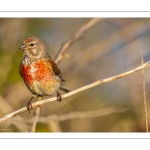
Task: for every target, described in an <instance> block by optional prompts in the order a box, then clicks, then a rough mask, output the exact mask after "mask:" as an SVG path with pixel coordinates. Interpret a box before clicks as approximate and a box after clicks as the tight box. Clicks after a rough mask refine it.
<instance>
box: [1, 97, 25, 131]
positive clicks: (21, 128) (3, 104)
mask: <svg viewBox="0 0 150 150" xmlns="http://www.w3.org/2000/svg"><path fill="white" fill-rule="evenodd" d="M6 108H7V109H6ZM0 111H2V112H3V114H7V113H9V112H13V111H14V109H13V107H12V106H11V105H10V104H9V103H8V102H7V101H6V100H5V99H4V98H3V97H2V96H1V95H0ZM17 119H18V120H20V121H23V119H22V117H21V116H17ZM14 125H15V126H16V127H17V128H18V130H19V131H24V130H26V129H27V127H26V125H24V124H21V123H18V122H16V121H15V123H14Z"/></svg>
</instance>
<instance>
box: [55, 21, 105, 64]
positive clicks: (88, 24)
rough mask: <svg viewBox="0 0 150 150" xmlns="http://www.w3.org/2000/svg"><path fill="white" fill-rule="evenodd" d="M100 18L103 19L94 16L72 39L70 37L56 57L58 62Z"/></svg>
mask: <svg viewBox="0 0 150 150" xmlns="http://www.w3.org/2000/svg"><path fill="white" fill-rule="evenodd" d="M100 20H102V19H101V18H94V19H91V20H90V21H89V22H88V23H87V24H85V25H83V26H82V27H81V28H80V29H79V30H78V31H77V32H76V34H75V35H74V36H72V37H71V38H70V39H68V40H67V41H66V42H64V43H63V44H62V45H61V47H60V50H59V51H58V53H57V55H56V57H55V62H56V63H57V64H58V63H59V62H60V61H61V59H62V57H63V55H64V53H65V51H66V50H67V49H68V48H69V47H70V46H71V45H72V44H73V43H75V42H76V41H77V40H79V39H81V38H82V37H83V36H84V34H85V33H86V31H88V30H89V29H91V28H92V27H93V26H94V25H95V24H97V23H98V22H99V21H100Z"/></svg>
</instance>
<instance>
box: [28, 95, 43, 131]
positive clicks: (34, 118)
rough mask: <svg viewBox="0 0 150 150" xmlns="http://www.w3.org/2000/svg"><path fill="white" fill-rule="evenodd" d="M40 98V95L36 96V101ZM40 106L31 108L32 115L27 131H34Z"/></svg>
mask: <svg viewBox="0 0 150 150" xmlns="http://www.w3.org/2000/svg"><path fill="white" fill-rule="evenodd" d="M41 100H42V96H38V101H41ZM40 111H41V106H37V107H35V108H34V110H33V117H32V123H31V124H30V126H29V127H28V131H29V132H35V128H36V125H37V121H38V118H39V116H40Z"/></svg>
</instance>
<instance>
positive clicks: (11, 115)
mask: <svg viewBox="0 0 150 150" xmlns="http://www.w3.org/2000/svg"><path fill="white" fill-rule="evenodd" d="M149 66H150V61H148V62H146V63H144V64H143V65H141V66H139V67H137V68H135V69H133V70H130V71H127V72H125V73H122V74H119V75H117V76H113V77H110V78H106V79H102V80H98V81H96V82H93V83H91V84H89V85H86V86H83V87H80V88H78V89H76V90H73V91H71V92H69V93H67V94H64V95H62V99H65V98H68V97H71V96H73V95H75V94H77V93H80V92H82V91H85V90H87V89H90V88H92V87H95V86H97V85H100V84H104V83H107V82H111V81H114V80H117V79H120V78H123V77H125V76H128V75H131V74H133V73H135V72H137V71H140V70H142V69H144V68H148V67H149ZM56 100H57V97H53V98H48V99H45V100H42V101H38V102H35V103H33V104H32V106H33V108H35V107H37V106H40V105H43V104H45V103H48V102H51V101H56ZM25 111H27V108H26V107H23V108H21V109H19V110H17V111H15V112H12V113H10V114H8V115H5V116H3V117H1V118H0V122H2V121H5V120H7V119H10V118H12V117H14V116H16V115H19V114H21V113H23V112H25Z"/></svg>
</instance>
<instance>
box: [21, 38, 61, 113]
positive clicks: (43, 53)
mask: <svg viewBox="0 0 150 150" xmlns="http://www.w3.org/2000/svg"><path fill="white" fill-rule="evenodd" d="M19 48H20V49H22V50H23V60H22V62H21V64H20V69H19V71H20V75H21V77H22V78H23V80H24V83H25V84H26V86H27V88H28V89H29V90H30V91H31V93H32V94H33V96H32V98H31V99H30V100H29V101H28V103H27V109H28V111H29V113H30V110H31V109H32V104H31V100H32V99H33V98H34V97H35V96H37V97H39V96H40V97H43V96H50V95H52V94H54V93H57V100H58V101H61V100H62V97H61V94H60V93H59V92H58V90H59V88H60V83H61V79H62V74H61V71H60V69H59V68H58V66H57V65H56V63H55V62H54V61H53V59H52V58H51V57H50V56H49V54H48V51H47V46H46V44H45V43H44V42H43V41H42V40H41V39H39V38H37V37H35V36H32V37H29V38H27V39H25V40H24V43H23V44H22V45H21V46H20V47H19Z"/></svg>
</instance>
